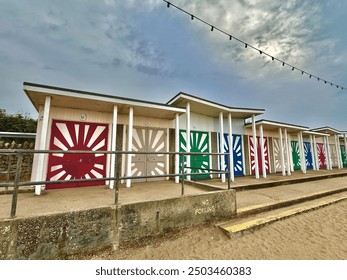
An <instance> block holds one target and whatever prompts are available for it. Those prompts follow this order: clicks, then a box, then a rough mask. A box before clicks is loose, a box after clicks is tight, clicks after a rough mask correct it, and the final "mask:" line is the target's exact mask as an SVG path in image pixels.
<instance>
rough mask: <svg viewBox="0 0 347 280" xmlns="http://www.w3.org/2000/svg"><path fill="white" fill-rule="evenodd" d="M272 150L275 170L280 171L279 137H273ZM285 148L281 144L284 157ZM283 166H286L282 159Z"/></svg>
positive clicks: (285, 153)
mask: <svg viewBox="0 0 347 280" xmlns="http://www.w3.org/2000/svg"><path fill="white" fill-rule="evenodd" d="M273 151H274V162H275V169H276V170H275V171H276V172H278V171H282V156H281V148H280V139H279V138H273ZM286 155H287V152H286V149H285V146H284V144H283V156H284V159H286ZM284 167H285V168H287V162H286V160H284Z"/></svg>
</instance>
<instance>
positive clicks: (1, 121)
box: [0, 110, 37, 133]
mask: <svg viewBox="0 0 347 280" xmlns="http://www.w3.org/2000/svg"><path fill="white" fill-rule="evenodd" d="M36 126H37V120H34V119H32V118H30V117H29V116H28V115H23V114H15V115H10V114H7V113H6V112H4V111H1V110H0V131H3V132H4V131H5V132H31V133H35V132H36Z"/></svg>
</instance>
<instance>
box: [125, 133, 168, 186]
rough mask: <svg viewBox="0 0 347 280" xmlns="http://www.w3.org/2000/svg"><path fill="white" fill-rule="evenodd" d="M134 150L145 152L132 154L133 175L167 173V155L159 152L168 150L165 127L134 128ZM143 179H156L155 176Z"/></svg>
mask: <svg viewBox="0 0 347 280" xmlns="http://www.w3.org/2000/svg"><path fill="white" fill-rule="evenodd" d="M132 150H133V151H134V152H144V154H135V155H133V156H132V164H131V175H132V176H144V175H146V176H157V175H164V174H165V155H164V154H158V153H164V152H166V131H165V129H156V128H148V127H143V128H134V129H133V141H132ZM146 153H148V154H146ZM151 153H153V154H151ZM157 179H158V180H162V179H163V178H160V177H158V178H157ZM142 180H143V181H146V180H147V181H148V180H155V178H151V179H142Z"/></svg>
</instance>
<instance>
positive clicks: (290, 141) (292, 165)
mask: <svg viewBox="0 0 347 280" xmlns="http://www.w3.org/2000/svg"><path fill="white" fill-rule="evenodd" d="M288 145H289V150H290V152H289V163H290V171H291V172H292V173H293V172H294V164H293V153H292V138H291V136H290V134H288Z"/></svg>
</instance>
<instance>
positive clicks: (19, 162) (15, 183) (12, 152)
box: [0, 149, 231, 219]
mask: <svg viewBox="0 0 347 280" xmlns="http://www.w3.org/2000/svg"><path fill="white" fill-rule="evenodd" d="M55 153H57V154H58V153H59V154H114V155H115V156H116V158H115V162H116V164H117V163H118V159H117V157H118V156H119V155H129V154H131V155H136V154H148V155H175V156H176V155H178V156H181V163H180V166H179V170H181V172H179V173H174V174H163V175H143V176H119V168H117V166H115V170H116V176H114V177H102V178H90V179H74V180H69V182H70V183H74V182H75V183H79V182H93V181H112V180H114V181H115V183H116V184H115V188H114V189H115V199H114V201H115V205H116V208H118V196H119V181H121V180H127V179H131V180H136V179H151V178H163V177H179V178H180V181H181V195H184V181H185V177H186V176H190V175H199V174H202V173H192V172H190V173H188V172H186V170H191V169H194V170H199V169H201V168H196V167H194V168H193V167H190V166H185V165H184V160H185V156H188V155H190V156H194V155H196V156H197V155H206V156H210V155H212V156H231V155H230V154H229V153H200V152H189V153H188V152H134V151H85V150H76V151H71V150H70V151H62V150H19V149H12V150H9V149H6V150H4V149H0V155H2V154H3V155H4V154H5V155H17V164H16V173H15V180H14V181H13V182H5V183H0V188H1V187H5V188H8V187H13V194H12V204H11V214H10V218H12V219H13V218H15V216H16V209H17V198H18V192H19V188H20V187H22V186H33V185H34V186H35V185H49V184H63V183H66V181H65V180H55V181H47V180H46V181H29V182H21V181H20V175H21V165H22V159H23V155H24V154H55ZM201 170H204V173H203V175H213V174H229V176H228V190H230V188H231V185H230V168H229V170H228V171H225V170H218V169H201ZM206 170H208V172H205V171H206Z"/></svg>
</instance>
